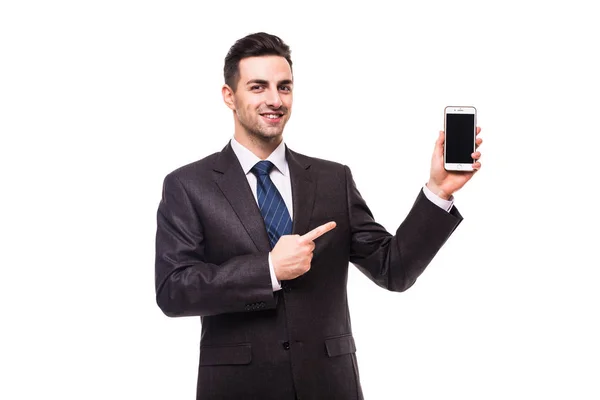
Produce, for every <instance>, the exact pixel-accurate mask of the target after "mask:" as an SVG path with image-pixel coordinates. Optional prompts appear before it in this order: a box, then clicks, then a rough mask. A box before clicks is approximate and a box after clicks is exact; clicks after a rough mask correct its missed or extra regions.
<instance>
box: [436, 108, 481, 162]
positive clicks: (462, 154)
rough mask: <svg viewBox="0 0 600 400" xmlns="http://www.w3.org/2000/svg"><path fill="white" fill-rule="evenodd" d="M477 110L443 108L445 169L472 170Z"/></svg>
mask: <svg viewBox="0 0 600 400" xmlns="http://www.w3.org/2000/svg"><path fill="white" fill-rule="evenodd" d="M476 129H477V110H476V109H475V107H471V106H466V107H459V106H448V107H446V108H445V109H444V131H445V132H446V140H445V141H444V168H445V169H446V170H447V171H473V163H474V162H475V160H473V158H472V157H471V154H472V153H474V152H475V136H476Z"/></svg>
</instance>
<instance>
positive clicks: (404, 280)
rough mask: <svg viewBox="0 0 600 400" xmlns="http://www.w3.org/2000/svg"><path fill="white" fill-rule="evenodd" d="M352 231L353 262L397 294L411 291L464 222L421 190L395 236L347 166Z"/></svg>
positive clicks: (460, 217)
mask: <svg viewBox="0 0 600 400" xmlns="http://www.w3.org/2000/svg"><path fill="white" fill-rule="evenodd" d="M345 169H346V189H347V199H348V212H349V219H350V229H351V248H350V262H351V263H353V264H354V265H355V266H356V267H357V268H358V269H359V270H360V271H361V272H363V273H364V274H365V275H366V276H367V277H369V279H371V280H372V281H373V282H375V283H376V284H377V285H379V286H381V287H383V288H385V289H388V290H391V291H396V292H402V291H405V290H407V289H408V288H410V287H411V286H412V285H413V284H414V283H415V281H416V280H417V278H418V277H419V276H420V275H421V273H423V271H424V270H425V268H426V267H427V265H429V263H430V262H431V260H432V259H433V257H434V256H435V255H436V254H437V252H438V251H439V249H440V248H441V247H442V245H443V244H444V243H445V242H446V240H447V239H448V238H449V237H450V235H451V234H452V232H453V231H454V230H455V229H456V227H457V226H458V225H459V224H460V222H461V221H462V216H461V215H460V213H459V212H458V210H457V209H456V207H453V208H452V210H451V211H450V212H447V211H445V210H442V209H441V208H439V207H438V206H437V205H435V204H433V203H432V202H431V201H430V200H429V199H427V197H426V196H425V194H424V193H423V191H422V190H421V191H420V193H419V194H418V196H417V199H416V201H415V203H414V204H413V207H412V209H411V210H410V212H409V213H408V215H407V216H406V218H405V219H404V221H403V222H402V224H400V227H398V229H397V230H396V234H395V235H392V234H390V233H389V232H387V231H386V230H385V228H383V227H382V226H381V225H380V224H378V223H377V222H375V220H374V218H373V214H372V213H371V211H370V210H369V208H368V207H367V204H366V203H365V201H364V200H363V198H362V197H361V195H360V192H359V191H358V189H357V188H356V184H355V182H354V179H353V178H352V174H351V172H350V169H349V168H348V167H347V166H346V167H345Z"/></svg>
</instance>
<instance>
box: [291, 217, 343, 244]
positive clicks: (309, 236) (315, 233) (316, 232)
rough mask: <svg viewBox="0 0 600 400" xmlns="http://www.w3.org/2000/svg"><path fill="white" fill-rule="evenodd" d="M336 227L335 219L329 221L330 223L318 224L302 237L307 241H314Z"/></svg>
mask: <svg viewBox="0 0 600 400" xmlns="http://www.w3.org/2000/svg"><path fill="white" fill-rule="evenodd" d="M335 227H336V223H335V222H334V221H331V222H328V223H326V224H323V225H321V226H318V227H316V228H315V229H313V230H312V231H310V232H308V233H305V234H304V235H302V236H300V239H302V240H305V241H313V240H315V239H317V238H318V237H320V236H321V235H323V234H325V233H327V232H329V231H330V230H332V229H333V228H335Z"/></svg>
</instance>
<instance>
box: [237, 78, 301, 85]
mask: <svg viewBox="0 0 600 400" xmlns="http://www.w3.org/2000/svg"><path fill="white" fill-rule="evenodd" d="M253 83H258V84H259V85H268V84H269V82H268V81H266V80H264V79H250V80H249V81H248V82H246V85H250V84H253ZM293 83H294V82H292V80H291V79H284V80H282V81H279V82H277V85H278V86H279V85H290V84H293Z"/></svg>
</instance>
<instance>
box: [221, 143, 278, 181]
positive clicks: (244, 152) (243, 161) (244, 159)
mask: <svg viewBox="0 0 600 400" xmlns="http://www.w3.org/2000/svg"><path fill="white" fill-rule="evenodd" d="M231 148H232V149H233V152H234V153H235V155H236V156H237V158H238V160H239V161H240V165H241V166H242V170H243V171H244V174H246V175H247V174H248V173H250V170H251V169H252V167H254V165H256V163H257V162H259V161H261V159H260V158H258V157H257V156H256V154H254V153H253V152H251V151H250V150H248V149H247V148H246V147H244V146H243V145H242V144H241V143H240V142H238V141H237V140H235V138H232V139H231ZM267 160H268V161H271V162H272V163H273V165H274V166H275V168H277V169H278V170H279V172H281V173H282V174H283V175H284V176H287V175H288V163H287V160H286V159H285V144H284V142H283V140H282V141H281V143H280V144H279V146H277V148H276V149H275V150H273V152H272V153H271V154H269V157H267Z"/></svg>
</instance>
